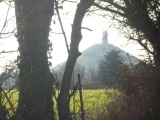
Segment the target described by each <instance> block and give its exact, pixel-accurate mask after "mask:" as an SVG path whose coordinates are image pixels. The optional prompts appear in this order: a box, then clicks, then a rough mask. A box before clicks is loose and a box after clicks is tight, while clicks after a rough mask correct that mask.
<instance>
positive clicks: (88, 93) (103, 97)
mask: <svg viewBox="0 0 160 120" xmlns="http://www.w3.org/2000/svg"><path fill="white" fill-rule="evenodd" d="M5 92H6V93H7V96H8V98H9V100H10V102H11V103H12V105H13V107H14V111H16V108H17V105H18V102H17V101H18V91H16V90H12V91H10V92H8V91H5ZM82 93H83V96H82V97H83V107H84V112H85V115H87V114H88V115H89V114H92V115H93V114H94V115H95V116H96V114H98V113H97V112H101V113H105V114H106V112H107V111H106V110H107V107H106V106H107V104H108V103H110V102H111V101H113V100H114V98H115V97H116V96H118V92H117V91H115V90H110V89H108V90H106V89H104V90H102V89H101V90H82ZM56 95H58V91H56ZM53 99H54V101H55V98H54V97H53ZM3 103H4V104H5V105H6V107H7V109H9V113H10V115H12V114H13V109H11V108H12V107H11V105H10V104H9V102H8V101H7V99H6V97H5V98H4V99H3ZM70 107H71V114H72V115H73V116H75V117H76V116H79V115H80V113H81V109H80V108H81V106H80V97H79V91H78V90H77V92H76V94H75V95H74V96H73V97H72V98H71V100H70ZM54 108H55V109H57V105H56V101H55V102H54ZM55 115H56V116H57V110H56V112H55Z"/></svg>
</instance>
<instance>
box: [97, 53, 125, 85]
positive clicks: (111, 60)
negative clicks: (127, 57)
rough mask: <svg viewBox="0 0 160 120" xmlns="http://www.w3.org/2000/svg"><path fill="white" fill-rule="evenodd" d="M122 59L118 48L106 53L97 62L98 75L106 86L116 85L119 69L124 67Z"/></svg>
mask: <svg viewBox="0 0 160 120" xmlns="http://www.w3.org/2000/svg"><path fill="white" fill-rule="evenodd" d="M124 66H125V65H124V61H123V58H122V56H121V54H120V51H118V50H111V51H110V52H108V53H106V55H105V56H104V59H102V60H101V61H99V63H98V76H99V78H100V80H101V81H102V82H103V84H104V85H106V87H109V88H111V87H112V88H115V87H117V84H118V80H119V78H118V77H117V74H119V72H120V70H121V69H122V68H123V67H124Z"/></svg>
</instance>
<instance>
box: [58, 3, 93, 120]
mask: <svg viewBox="0 0 160 120" xmlns="http://www.w3.org/2000/svg"><path fill="white" fill-rule="evenodd" d="M93 2H94V0H81V1H80V3H79V4H78V6H77V10H76V14H75V18H74V21H73V26H72V34H71V44H70V51H69V55H68V59H67V63H66V67H65V71H64V75H63V79H62V86H61V91H60V95H59V97H58V113H59V119H60V120H71V119H72V118H71V115H70V109H69V102H68V95H69V90H70V84H71V77H72V72H73V69H74V66H75V63H76V60H77V58H78V57H79V56H80V55H81V53H80V52H79V50H78V46H79V43H80V41H81V39H82V35H81V24H82V20H83V17H84V15H85V13H86V12H87V9H88V8H90V6H91V5H92V4H93Z"/></svg>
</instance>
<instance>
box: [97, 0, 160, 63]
mask: <svg viewBox="0 0 160 120" xmlns="http://www.w3.org/2000/svg"><path fill="white" fill-rule="evenodd" d="M94 5H95V6H96V7H98V8H99V9H101V10H104V11H106V12H109V14H108V16H110V17H111V18H112V20H115V21H116V22H118V26H119V27H120V26H121V27H120V28H119V29H120V31H121V32H122V31H125V33H126V32H127V34H125V35H126V36H127V37H128V38H129V39H132V40H135V41H137V42H138V43H139V44H140V45H141V46H143V47H144V49H145V50H147V51H148V52H150V53H151V54H152V55H153V56H154V60H155V61H156V62H159V61H160V47H159V45H160V1H159V0H118V1H117V0H99V1H98V2H97V3H94ZM106 17H107V16H106ZM124 28H125V29H124Z"/></svg>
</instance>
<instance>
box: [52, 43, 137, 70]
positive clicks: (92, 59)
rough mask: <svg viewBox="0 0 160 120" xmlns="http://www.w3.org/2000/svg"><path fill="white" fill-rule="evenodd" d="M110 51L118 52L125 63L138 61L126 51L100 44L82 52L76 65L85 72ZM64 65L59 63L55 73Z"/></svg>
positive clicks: (95, 65) (110, 45)
mask: <svg viewBox="0 0 160 120" xmlns="http://www.w3.org/2000/svg"><path fill="white" fill-rule="evenodd" d="M111 50H119V51H120V53H121V55H122V57H123V59H124V61H125V62H126V63H130V62H131V63H133V64H136V63H137V62H138V61H139V59H138V58H136V57H134V56H132V55H130V54H128V53H127V52H126V51H124V50H122V49H120V48H118V47H116V46H114V45H112V44H108V43H105V44H104V43H102V44H95V45H93V46H91V47H89V48H87V49H86V50H84V51H82V55H81V56H80V57H79V58H78V59H77V64H78V65H80V66H83V67H85V69H86V70H88V69H90V68H92V67H94V68H96V67H97V65H98V64H97V63H98V61H100V60H101V59H103V57H104V55H105V54H106V53H107V52H109V51H111ZM64 64H65V63H61V64H59V65H57V66H55V67H54V69H55V70H56V71H57V70H59V69H60V67H62V66H64Z"/></svg>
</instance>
